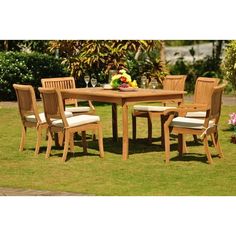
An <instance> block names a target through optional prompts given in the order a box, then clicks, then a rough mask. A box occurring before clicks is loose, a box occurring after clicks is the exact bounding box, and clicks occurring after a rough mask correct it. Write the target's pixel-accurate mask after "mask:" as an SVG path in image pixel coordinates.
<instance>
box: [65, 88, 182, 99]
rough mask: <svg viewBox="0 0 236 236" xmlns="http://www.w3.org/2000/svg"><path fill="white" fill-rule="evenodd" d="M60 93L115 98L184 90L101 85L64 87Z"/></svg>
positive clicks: (179, 93) (160, 94)
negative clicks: (121, 88) (107, 87)
mask: <svg viewBox="0 0 236 236" xmlns="http://www.w3.org/2000/svg"><path fill="white" fill-rule="evenodd" d="M61 92H62V94H64V95H66V94H70V95H73V94H76V95H88V96H100V97H116V98H139V97H150V96H157V97H159V96H165V95H183V94H186V91H173V90H163V89H141V88H137V89H136V90H134V91H120V90H108V89H104V88H101V87H98V88H77V89H64V90H61Z"/></svg>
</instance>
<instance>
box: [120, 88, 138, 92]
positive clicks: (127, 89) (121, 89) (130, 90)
mask: <svg viewBox="0 0 236 236" xmlns="http://www.w3.org/2000/svg"><path fill="white" fill-rule="evenodd" d="M119 90H120V91H122V92H133V91H137V89H136V88H133V87H119Z"/></svg>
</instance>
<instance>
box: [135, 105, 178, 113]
mask: <svg viewBox="0 0 236 236" xmlns="http://www.w3.org/2000/svg"><path fill="white" fill-rule="evenodd" d="M175 108H176V107H165V106H144V105H134V110H138V111H159V112H162V111H165V110H167V109H175Z"/></svg>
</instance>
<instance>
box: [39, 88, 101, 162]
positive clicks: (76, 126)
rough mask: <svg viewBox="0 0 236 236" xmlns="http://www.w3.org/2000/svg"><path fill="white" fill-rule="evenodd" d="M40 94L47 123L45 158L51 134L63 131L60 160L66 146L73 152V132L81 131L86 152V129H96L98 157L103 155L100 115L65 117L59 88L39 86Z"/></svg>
mask: <svg viewBox="0 0 236 236" xmlns="http://www.w3.org/2000/svg"><path fill="white" fill-rule="evenodd" d="M39 91H40V93H41V95H42V99H43V106H44V112H45V116H46V120H47V123H48V130H49V138H48V143H47V151H46V158H48V157H49V155H50V152H51V147H52V134H53V133H58V132H63V133H64V137H65V141H64V151H63V156H62V160H63V161H66V158H67V152H68V147H69V145H70V149H71V151H72V152H74V133H76V132H82V142H83V151H84V152H85V153H86V152H87V144H86V131H87V130H97V132H98V144H99V152H100V157H104V150H103V137H102V127H101V124H100V117H99V116H96V115H78V116H73V117H69V118H66V117H65V115H64V104H63V100H62V96H61V92H60V90H59V89H54V88H48V89H46V88H39Z"/></svg>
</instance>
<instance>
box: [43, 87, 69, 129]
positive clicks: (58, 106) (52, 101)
mask: <svg viewBox="0 0 236 236" xmlns="http://www.w3.org/2000/svg"><path fill="white" fill-rule="evenodd" d="M39 92H40V94H41V95H42V99H43V107H44V113H45V117H46V120H47V123H48V124H49V126H51V125H52V121H53V119H62V121H63V123H64V126H68V124H67V121H66V118H65V114H64V105H63V100H62V97H61V93H60V91H59V89H55V88H39Z"/></svg>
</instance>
